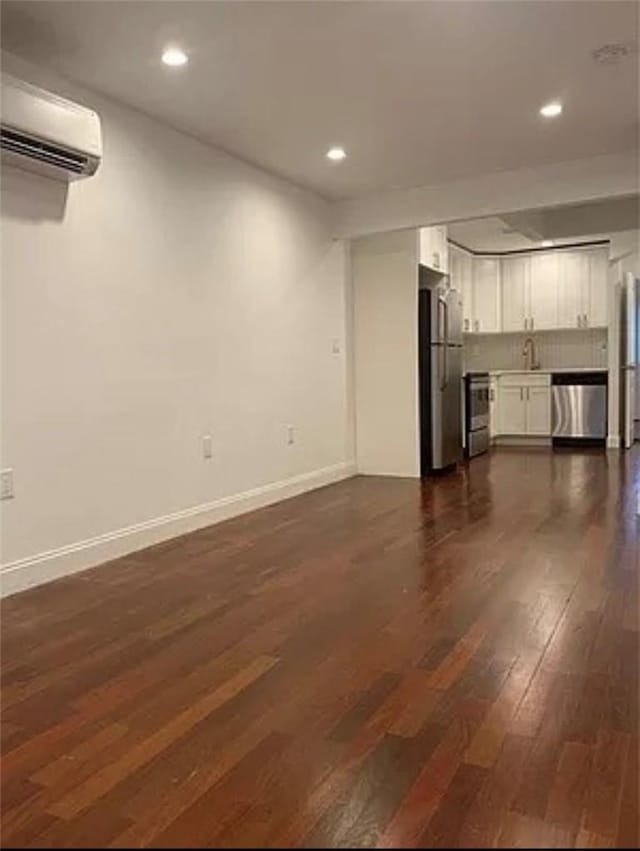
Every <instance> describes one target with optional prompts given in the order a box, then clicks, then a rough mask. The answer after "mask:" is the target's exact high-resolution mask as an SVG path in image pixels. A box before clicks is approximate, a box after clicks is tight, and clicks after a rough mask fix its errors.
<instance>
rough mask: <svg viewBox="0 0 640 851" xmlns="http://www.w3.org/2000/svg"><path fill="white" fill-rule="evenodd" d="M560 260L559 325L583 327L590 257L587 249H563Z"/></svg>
mask: <svg viewBox="0 0 640 851" xmlns="http://www.w3.org/2000/svg"><path fill="white" fill-rule="evenodd" d="M558 262H559V268H560V280H559V282H558V326H559V327H560V328H582V327H583V325H584V301H585V293H586V291H587V290H588V288H589V258H588V256H587V253H586V251H562V252H560V254H559V255H558Z"/></svg>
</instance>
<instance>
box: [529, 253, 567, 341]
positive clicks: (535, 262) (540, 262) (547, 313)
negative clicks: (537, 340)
mask: <svg viewBox="0 0 640 851" xmlns="http://www.w3.org/2000/svg"><path fill="white" fill-rule="evenodd" d="M530 263H531V265H530V274H531V278H530V287H529V322H528V323H527V325H528V330H529V331H541V330H544V329H545V328H557V327H558V277H559V270H558V255H557V254H556V253H555V252H553V251H550V252H548V253H547V252H545V253H544V254H532V255H531V258H530Z"/></svg>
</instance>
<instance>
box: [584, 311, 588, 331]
mask: <svg viewBox="0 0 640 851" xmlns="http://www.w3.org/2000/svg"><path fill="white" fill-rule="evenodd" d="M583 315H584V327H585V328H588V327H589V317H588V316H587V314H586V313H585V314H583Z"/></svg>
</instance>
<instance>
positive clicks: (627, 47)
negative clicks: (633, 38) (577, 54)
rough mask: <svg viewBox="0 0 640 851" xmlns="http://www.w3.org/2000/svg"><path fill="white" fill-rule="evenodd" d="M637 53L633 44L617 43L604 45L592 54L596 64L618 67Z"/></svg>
mask: <svg viewBox="0 0 640 851" xmlns="http://www.w3.org/2000/svg"><path fill="white" fill-rule="evenodd" d="M634 52H635V45H634V44H633V42H624V43H623V42H617V43H615V42H614V43H612V44H603V45H602V47H599V48H598V49H597V50H594V51H593V53H592V56H593V59H594V62H597V63H598V65H617V64H618V63H619V62H622V60H623V59H626V58H627V56H630V55H631V54H632V53H634Z"/></svg>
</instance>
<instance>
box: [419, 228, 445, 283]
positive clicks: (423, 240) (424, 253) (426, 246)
mask: <svg viewBox="0 0 640 851" xmlns="http://www.w3.org/2000/svg"><path fill="white" fill-rule="evenodd" d="M419 262H420V263H421V264H422V265H423V266H428V268H429V269H433V271H434V272H442V273H443V274H445V275H446V274H448V272H449V243H448V242H447V227H446V225H434V226H433V227H428V228H420V261H419Z"/></svg>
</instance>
